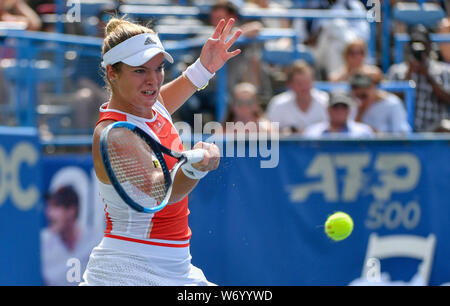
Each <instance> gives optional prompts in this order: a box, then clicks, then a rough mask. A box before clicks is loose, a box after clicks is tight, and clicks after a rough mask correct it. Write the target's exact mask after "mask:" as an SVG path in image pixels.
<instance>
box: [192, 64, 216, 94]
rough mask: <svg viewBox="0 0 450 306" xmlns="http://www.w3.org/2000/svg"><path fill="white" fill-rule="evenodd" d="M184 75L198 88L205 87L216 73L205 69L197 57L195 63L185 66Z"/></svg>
mask: <svg viewBox="0 0 450 306" xmlns="http://www.w3.org/2000/svg"><path fill="white" fill-rule="evenodd" d="M184 75H185V76H186V77H187V78H188V79H189V80H190V81H191V82H192V84H194V85H195V87H197V89H198V90H201V89H203V88H205V87H206V86H207V85H208V82H209V80H210V79H211V78H212V77H214V75H216V74H215V73H211V72H209V71H208V69H206V68H205V67H204V66H203V65H202V63H201V62H200V58H198V59H197V60H196V61H195V63H193V64H192V65H190V66H189V67H187V69H186V71H185V72H184Z"/></svg>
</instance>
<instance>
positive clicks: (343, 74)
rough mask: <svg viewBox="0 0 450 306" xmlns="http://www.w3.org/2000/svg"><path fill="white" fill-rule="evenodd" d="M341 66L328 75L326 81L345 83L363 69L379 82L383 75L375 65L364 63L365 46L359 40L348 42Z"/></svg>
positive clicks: (365, 58) (365, 57) (365, 55)
mask: <svg viewBox="0 0 450 306" xmlns="http://www.w3.org/2000/svg"><path fill="white" fill-rule="evenodd" d="M342 58H343V65H342V67H341V68H340V69H338V70H335V71H333V72H331V73H330V75H329V77H328V79H329V81H330V82H346V81H348V80H349V79H350V77H351V76H352V75H353V74H354V73H356V72H357V71H359V70H361V69H365V70H367V71H368V72H370V74H371V75H372V76H373V78H374V79H375V80H377V81H381V79H382V78H383V73H382V72H381V69H380V68H378V67H377V66H375V65H370V64H367V63H366V60H367V45H366V43H365V42H364V41H363V40H361V39H356V40H353V41H352V42H350V43H349V44H348V45H347V46H346V47H345V49H344V52H343V54H342Z"/></svg>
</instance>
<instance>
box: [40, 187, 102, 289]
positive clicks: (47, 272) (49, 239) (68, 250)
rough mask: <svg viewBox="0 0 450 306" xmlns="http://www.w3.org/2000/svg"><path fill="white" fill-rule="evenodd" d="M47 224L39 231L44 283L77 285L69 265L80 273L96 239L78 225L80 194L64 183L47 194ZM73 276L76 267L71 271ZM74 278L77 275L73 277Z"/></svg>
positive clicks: (96, 241) (50, 284)
mask: <svg viewBox="0 0 450 306" xmlns="http://www.w3.org/2000/svg"><path fill="white" fill-rule="evenodd" d="M46 200H47V205H46V210H45V214H46V217H47V223H48V224H47V227H46V228H44V229H43V230H42V232H41V262H42V264H41V268H42V277H43V280H44V283H45V284H46V285H49V286H68V285H78V282H79V281H81V279H79V280H78V282H73V281H72V278H70V277H68V275H70V273H68V272H70V271H69V269H70V268H71V265H74V264H73V263H72V264H71V260H76V261H77V264H75V265H74V266H73V267H74V268H78V269H79V271H78V272H79V273H81V274H82V273H83V272H84V269H85V268H86V265H87V262H88V260H89V255H90V253H91V250H92V248H93V247H94V246H95V245H96V244H97V243H98V239H96V238H95V237H96V236H94V235H91V234H90V233H88V232H87V231H86V230H83V229H82V228H80V226H79V225H78V222H77V219H78V215H79V198H78V195H77V193H76V191H75V190H74V188H73V187H72V186H70V185H69V186H63V187H60V188H58V189H57V190H56V191H55V192H54V193H50V194H48V195H47V196H46ZM74 273H75V274H74V275H72V276H73V277H75V276H76V273H77V271H74ZM75 279H76V277H75Z"/></svg>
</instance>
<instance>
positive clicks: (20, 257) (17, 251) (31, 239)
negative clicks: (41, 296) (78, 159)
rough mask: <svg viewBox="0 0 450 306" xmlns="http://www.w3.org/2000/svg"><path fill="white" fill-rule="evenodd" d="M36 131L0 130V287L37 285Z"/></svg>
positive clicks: (38, 165) (38, 179) (38, 169)
mask: <svg viewBox="0 0 450 306" xmlns="http://www.w3.org/2000/svg"><path fill="white" fill-rule="evenodd" d="M40 155H41V154H40V145H39V138H38V134H37V130H36V129H33V128H7V127H2V128H0V242H1V244H0V245H1V246H0V253H1V256H0V285H40V284H41V283H42V282H41V274H40V256H39V255H40V251H39V230H40V228H41V226H42V224H41V213H40V203H41V185H40V182H41V163H40Z"/></svg>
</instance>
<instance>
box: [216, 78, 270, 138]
mask: <svg viewBox="0 0 450 306" xmlns="http://www.w3.org/2000/svg"><path fill="white" fill-rule="evenodd" d="M227 122H230V123H237V122H241V123H243V124H244V125H246V129H247V128H248V131H249V132H258V131H265V132H270V121H269V120H268V119H267V118H266V117H265V116H264V112H263V110H262V108H261V105H260V101H259V100H258V96H257V91H256V87H255V86H254V85H253V84H250V83H239V84H237V85H236V86H235V87H234V90H233V98H232V99H231V102H230V104H229V105H228V113H227V115H226V118H225V122H224V126H225V131H226V132H234V131H235V129H234V128H232V130H231V131H229V130H227V127H229V126H227ZM248 123H255V125H252V124H248ZM238 132H239V131H238Z"/></svg>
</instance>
